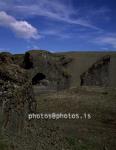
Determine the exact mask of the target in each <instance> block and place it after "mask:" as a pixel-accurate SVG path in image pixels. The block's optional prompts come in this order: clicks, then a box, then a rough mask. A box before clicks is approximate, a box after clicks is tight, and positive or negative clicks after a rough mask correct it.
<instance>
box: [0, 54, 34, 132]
mask: <svg viewBox="0 0 116 150" xmlns="http://www.w3.org/2000/svg"><path fill="white" fill-rule="evenodd" d="M35 106H36V101H35V99H34V97H33V90H32V86H31V83H30V81H29V79H28V77H27V74H26V72H25V71H24V70H23V69H22V68H20V67H19V66H18V65H15V64H13V62H12V59H11V57H10V56H9V55H6V54H5V55H3V54H2V55H0V111H1V112H0V113H1V114H2V118H1V119H3V122H2V127H3V128H4V129H5V130H7V131H8V132H12V133H16V132H18V133H20V132H22V130H23V129H24V127H25V124H27V122H26V121H27V116H28V113H29V112H33V111H35V109H36V108H35Z"/></svg>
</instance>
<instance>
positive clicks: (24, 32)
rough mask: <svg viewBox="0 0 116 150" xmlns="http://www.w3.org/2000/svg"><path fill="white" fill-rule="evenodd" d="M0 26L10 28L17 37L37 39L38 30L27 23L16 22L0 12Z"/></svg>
mask: <svg viewBox="0 0 116 150" xmlns="http://www.w3.org/2000/svg"><path fill="white" fill-rule="evenodd" d="M0 26H5V27H8V28H10V29H11V30H12V31H13V32H14V33H15V34H16V35H17V36H19V37H21V38H24V39H38V38H39V34H38V30H37V29H36V28H35V27H33V26H32V25H31V24H29V23H28V22H27V21H19V20H16V19H15V18H14V17H13V16H10V15H8V14H7V13H6V12H4V11H1V12H0Z"/></svg>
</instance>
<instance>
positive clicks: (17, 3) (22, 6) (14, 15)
mask: <svg viewBox="0 0 116 150" xmlns="http://www.w3.org/2000/svg"><path fill="white" fill-rule="evenodd" d="M31 49H41V50H49V51H51V52H61V51H115V50H116V0H0V51H8V52H11V53H24V52H25V51H27V50H31Z"/></svg>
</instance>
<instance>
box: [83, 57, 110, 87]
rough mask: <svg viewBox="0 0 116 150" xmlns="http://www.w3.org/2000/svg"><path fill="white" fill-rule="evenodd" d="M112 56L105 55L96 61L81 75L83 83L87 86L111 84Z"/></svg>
mask: <svg viewBox="0 0 116 150" xmlns="http://www.w3.org/2000/svg"><path fill="white" fill-rule="evenodd" d="M109 66H110V56H109V55H107V56H104V57H102V58H101V59H100V60H98V61H97V62H96V63H94V64H93V65H92V66H91V67H90V68H89V69H88V70H87V71H86V72H84V73H83V74H82V75H81V76H80V79H81V85H87V86H109V82H110V79H109Z"/></svg>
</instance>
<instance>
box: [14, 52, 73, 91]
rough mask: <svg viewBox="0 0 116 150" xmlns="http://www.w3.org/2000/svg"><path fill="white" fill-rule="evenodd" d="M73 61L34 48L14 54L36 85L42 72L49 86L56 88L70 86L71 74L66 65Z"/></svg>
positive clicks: (17, 61)
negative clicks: (23, 52)
mask: <svg viewBox="0 0 116 150" xmlns="http://www.w3.org/2000/svg"><path fill="white" fill-rule="evenodd" d="M71 61H72V59H70V58H68V59H67V58H66V57H64V56H60V55H56V54H52V53H50V52H47V51H40V50H36V51H34V50H32V51H28V52H26V53H25V55H21V56H17V55H15V56H14V62H15V63H16V64H18V65H20V66H21V67H22V68H24V69H26V70H27V71H28V75H29V77H30V80H32V83H33V84H34V85H35V84H38V81H39V78H38V73H42V74H43V75H45V78H43V79H46V80H48V81H49V88H50V89H55V90H62V89H66V88H69V86H70V74H69V73H68V72H67V71H66V70H67V69H66V67H67V64H68V63H70V62H71ZM33 81H34V82H33ZM67 84H68V86H67Z"/></svg>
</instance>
